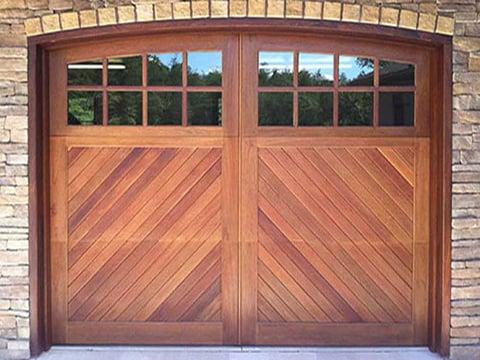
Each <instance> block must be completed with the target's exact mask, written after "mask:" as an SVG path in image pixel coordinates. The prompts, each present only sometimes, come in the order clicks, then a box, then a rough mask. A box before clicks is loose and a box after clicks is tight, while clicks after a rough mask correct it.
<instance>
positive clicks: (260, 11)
mask: <svg viewBox="0 0 480 360" xmlns="http://www.w3.org/2000/svg"><path fill="white" fill-rule="evenodd" d="M206 18H212V19H220V18H224V19H225V18H272V19H279V18H280V19H285V18H287V19H288V18H291V19H308V20H326V21H340V22H348V23H363V24H370V25H381V26H387V27H394V28H401V29H408V30H416V31H423V32H427V33H435V34H441V35H448V36H452V35H453V31H454V19H453V18H450V17H445V16H440V15H434V14H427V13H419V12H415V11H411V10H404V9H396V8H390V7H384V6H370V5H356V4H342V3H338V2H329V1H325V2H319V1H309V0H306V1H301V0H249V1H248V2H247V1H246V0H230V1H226V0H196V1H182V2H173V3H172V2H167V1H166V2H165V3H155V4H137V5H126V6H118V7H108V8H100V9H97V10H82V11H72V12H64V13H59V14H49V15H44V16H41V17H34V18H29V19H27V20H26V21H25V30H26V33H27V36H36V35H42V34H50V33H57V32H61V31H68V30H75V29H83V28H92V27H100V26H108V25H118V24H128V23H141V22H151V21H166V20H186V19H206Z"/></svg>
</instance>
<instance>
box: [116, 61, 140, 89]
mask: <svg viewBox="0 0 480 360" xmlns="http://www.w3.org/2000/svg"><path fill="white" fill-rule="evenodd" d="M108 85H119V86H140V85H142V57H141V56H132V57H124V58H112V59H108Z"/></svg>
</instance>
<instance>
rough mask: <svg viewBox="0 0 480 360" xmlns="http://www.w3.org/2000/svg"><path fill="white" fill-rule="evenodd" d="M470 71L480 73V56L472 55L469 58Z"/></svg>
mask: <svg viewBox="0 0 480 360" xmlns="http://www.w3.org/2000/svg"><path fill="white" fill-rule="evenodd" d="M479 36H480V34H479ZM468 70H470V71H480V55H473V54H470V56H469V58H468Z"/></svg>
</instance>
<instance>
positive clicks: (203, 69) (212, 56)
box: [187, 51, 222, 86]
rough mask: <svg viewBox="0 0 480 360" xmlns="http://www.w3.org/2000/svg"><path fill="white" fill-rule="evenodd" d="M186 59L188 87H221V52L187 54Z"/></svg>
mask: <svg viewBox="0 0 480 360" xmlns="http://www.w3.org/2000/svg"><path fill="white" fill-rule="evenodd" d="M187 57H188V68H187V69H188V70H187V74H188V85H197V86H198V85H200V86H221V85H222V52H221V51H193V52H189V53H188V55H187Z"/></svg>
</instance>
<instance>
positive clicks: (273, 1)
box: [267, 0, 285, 18]
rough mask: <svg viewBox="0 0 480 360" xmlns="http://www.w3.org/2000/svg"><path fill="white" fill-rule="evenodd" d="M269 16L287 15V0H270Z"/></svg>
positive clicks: (268, 2)
mask: <svg viewBox="0 0 480 360" xmlns="http://www.w3.org/2000/svg"><path fill="white" fill-rule="evenodd" d="M267 17H269V18H283V17H285V0H268V1H267Z"/></svg>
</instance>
